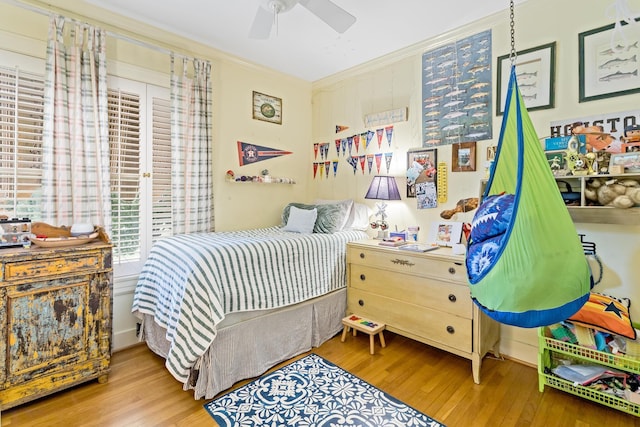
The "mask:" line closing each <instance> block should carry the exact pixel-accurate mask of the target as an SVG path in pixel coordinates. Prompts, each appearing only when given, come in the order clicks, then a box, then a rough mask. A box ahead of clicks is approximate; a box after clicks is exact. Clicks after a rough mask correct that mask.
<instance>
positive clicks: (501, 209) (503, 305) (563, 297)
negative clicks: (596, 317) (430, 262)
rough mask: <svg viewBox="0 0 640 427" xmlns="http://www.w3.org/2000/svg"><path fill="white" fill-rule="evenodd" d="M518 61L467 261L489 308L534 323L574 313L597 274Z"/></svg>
mask: <svg viewBox="0 0 640 427" xmlns="http://www.w3.org/2000/svg"><path fill="white" fill-rule="evenodd" d="M512 40H513V39H512ZM512 52H513V49H512ZM512 62H513V63H512V66H511V76H510V79H509V87H508V92H507V99H506V103H505V108H504V116H503V120H502V127H501V129H500V137H499V140H498V146H497V151H496V156H495V160H494V164H493V167H492V170H491V173H490V176H489V179H488V181H487V185H486V187H485V190H484V194H483V200H482V203H481V205H480V207H479V208H478V210H477V211H476V214H475V216H474V218H473V222H472V226H471V235H470V240H469V248H468V252H467V259H466V266H467V272H468V277H469V283H470V289H471V297H472V299H473V301H474V302H475V303H476V304H477V305H478V306H479V307H480V309H481V310H482V311H483V312H484V313H486V314H487V315H488V316H489V317H491V318H493V319H495V320H497V321H499V322H501V323H505V324H508V325H514V326H521V327H528V328H531V327H538V326H546V325H551V324H553V323H557V322H560V321H562V320H565V319H567V318H569V317H571V316H572V315H573V314H574V313H576V312H577V311H578V310H579V309H580V308H581V307H582V306H583V305H584V303H585V302H586V301H587V300H588V299H589V291H590V288H591V286H592V284H593V280H592V278H591V272H590V269H589V264H588V262H587V259H586V257H585V255H584V253H583V249H582V244H581V242H580V238H579V236H578V234H577V233H576V229H575V226H574V224H573V221H572V220H571V217H570V216H569V212H568V211H567V208H566V206H565V204H564V201H563V200H562V196H561V194H560V191H559V190H558V185H557V183H556V181H555V178H554V177H553V174H552V173H551V169H550V167H549V164H548V163H547V159H546V157H545V155H544V152H543V150H542V147H541V145H540V142H539V139H538V136H537V135H536V131H535V129H534V127H533V124H532V122H531V120H530V118H529V114H528V112H527V110H526V108H525V105H524V101H523V99H522V96H521V94H520V91H519V89H518V83H517V81H516V67H515V61H512Z"/></svg>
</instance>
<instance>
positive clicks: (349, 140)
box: [347, 136, 353, 155]
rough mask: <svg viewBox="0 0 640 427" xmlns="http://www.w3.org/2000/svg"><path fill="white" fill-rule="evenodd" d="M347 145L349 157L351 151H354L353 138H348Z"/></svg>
mask: <svg viewBox="0 0 640 427" xmlns="http://www.w3.org/2000/svg"><path fill="white" fill-rule="evenodd" d="M347 144H349V155H351V150H352V147H353V137H352V136H350V137H348V138H347Z"/></svg>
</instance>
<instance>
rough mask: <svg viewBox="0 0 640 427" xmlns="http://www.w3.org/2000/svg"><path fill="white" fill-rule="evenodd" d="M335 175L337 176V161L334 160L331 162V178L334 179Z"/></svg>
mask: <svg viewBox="0 0 640 427" xmlns="http://www.w3.org/2000/svg"><path fill="white" fill-rule="evenodd" d="M337 174H338V161H337V160H334V161H333V177H334V178H335V177H336V175H337Z"/></svg>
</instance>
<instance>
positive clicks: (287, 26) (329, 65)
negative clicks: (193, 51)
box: [82, 0, 526, 81]
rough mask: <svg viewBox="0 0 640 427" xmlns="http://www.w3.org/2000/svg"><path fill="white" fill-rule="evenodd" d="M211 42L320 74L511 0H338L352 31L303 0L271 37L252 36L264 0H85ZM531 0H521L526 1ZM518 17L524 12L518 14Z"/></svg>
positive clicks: (276, 65)
mask: <svg viewBox="0 0 640 427" xmlns="http://www.w3.org/2000/svg"><path fill="white" fill-rule="evenodd" d="M82 1H83V2H85V3H89V4H92V5H95V6H99V7H102V8H104V9H107V10H110V11H112V12H116V13H118V14H121V15H125V16H127V17H130V18H134V19H136V20H138V21H142V22H144V23H147V24H150V25H153V26H156V27H158V28H161V29H163V30H166V31H170V32H172V33H176V34H178V35H181V36H183V37H186V38H188V39H191V40H194V41H197V42H200V43H203V44H205V45H208V46H212V47H214V48H216V49H218V50H220V51H223V52H226V53H230V54H232V55H235V56H237V57H240V58H243V59H245V60H248V61H250V62H254V63H257V64H261V65H264V66H267V67H269V68H272V69H275V70H278V71H281V72H283V73H286V74H290V75H293V76H296V77H299V78H301V79H304V80H307V81H315V80H318V79H321V78H323V77H327V76H329V75H332V74H335V73H337V72H340V71H343V70H345V69H348V68H351V67H353V66H356V65H359V64H362V63H364V62H367V61H369V60H372V59H375V58H378V57H380V56H383V55H386V54H388V53H391V52H394V51H396V50H399V49H402V48H404V47H406V46H410V45H412V44H415V43H418V42H421V41H424V40H427V39H430V38H432V37H434V36H436V35H439V34H442V33H446V32H448V31H450V30H453V29H456V28H459V27H461V26H464V25H466V24H468V23H470V22H473V21H475V20H477V19H480V18H483V17H485V16H488V15H491V14H494V13H496V12H500V11H504V14H505V15H504V16H505V19H508V11H507V10H508V8H509V1H508V0H448V1H426V0H395V1H391V0H333V2H334V3H335V4H336V5H338V6H340V7H342V8H343V9H345V10H346V11H348V12H349V13H351V14H352V15H354V16H355V17H356V18H357V21H356V23H355V24H354V25H353V26H352V27H351V28H349V29H348V30H347V31H346V32H345V33H343V34H338V33H337V32H336V31H334V30H333V29H332V28H331V27H329V26H328V25H327V24H325V23H324V22H323V21H321V20H320V19H319V18H318V17H316V16H315V15H313V14H312V13H311V12H310V11H309V10H307V9H306V8H304V7H302V6H301V5H299V4H298V5H295V6H294V7H293V8H292V9H291V10H289V11H287V12H285V13H283V14H281V15H280V16H279V19H278V34H275V28H274V30H273V31H272V34H271V37H270V38H269V39H267V40H255V39H251V38H249V36H248V34H249V29H250V28H251V25H252V23H253V19H254V17H255V14H256V11H257V8H258V7H259V5H260V4H261V1H263V0H226V1H221V0H180V1H169V0H82ZM524 1H526V0H516V1H515V3H516V4H519V3H523V2H524ZM516 18H517V17H516Z"/></svg>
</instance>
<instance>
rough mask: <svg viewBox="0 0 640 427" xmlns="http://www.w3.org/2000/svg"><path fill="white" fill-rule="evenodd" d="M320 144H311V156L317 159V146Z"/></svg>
mask: <svg viewBox="0 0 640 427" xmlns="http://www.w3.org/2000/svg"><path fill="white" fill-rule="evenodd" d="M319 146H320V144H317V143H316V144H313V158H314V159H317V158H318V147H319Z"/></svg>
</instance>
